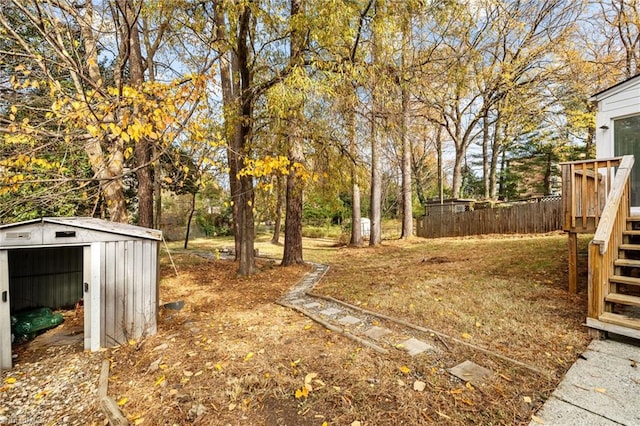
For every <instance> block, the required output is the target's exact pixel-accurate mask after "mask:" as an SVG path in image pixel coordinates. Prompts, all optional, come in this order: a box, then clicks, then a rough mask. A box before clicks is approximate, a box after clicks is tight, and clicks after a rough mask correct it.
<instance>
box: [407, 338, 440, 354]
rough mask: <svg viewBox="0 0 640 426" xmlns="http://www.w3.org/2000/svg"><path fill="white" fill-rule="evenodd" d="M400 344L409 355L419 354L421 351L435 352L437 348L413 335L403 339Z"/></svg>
mask: <svg viewBox="0 0 640 426" xmlns="http://www.w3.org/2000/svg"><path fill="white" fill-rule="evenodd" d="M401 344H402V347H403V349H404V350H405V351H407V352H408V353H409V355H411V356H416V355H418V354H421V353H422V352H427V351H429V352H436V351H437V350H438V349H437V348H436V347H435V346H433V345H430V344H429V343H427V342H423V341H422V340H418V339H416V338H413V337H412V338H410V339H407V340H405V341H404V342H402V343H401Z"/></svg>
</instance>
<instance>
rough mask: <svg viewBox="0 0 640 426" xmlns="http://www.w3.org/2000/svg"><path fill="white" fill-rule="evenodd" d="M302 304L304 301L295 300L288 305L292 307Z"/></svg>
mask: <svg viewBox="0 0 640 426" xmlns="http://www.w3.org/2000/svg"><path fill="white" fill-rule="evenodd" d="M304 302H306V300H305V299H295V300H291V301H290V302H289V303H291V304H292V305H302V304H303V303H304Z"/></svg>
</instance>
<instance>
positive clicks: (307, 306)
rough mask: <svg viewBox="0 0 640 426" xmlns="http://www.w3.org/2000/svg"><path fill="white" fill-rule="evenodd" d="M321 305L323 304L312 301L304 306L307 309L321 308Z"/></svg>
mask: <svg viewBox="0 0 640 426" xmlns="http://www.w3.org/2000/svg"><path fill="white" fill-rule="evenodd" d="M320 306H322V305H320V304H319V303H318V302H311V303H307V304H306V305H304V307H305V308H307V309H315V308H319V307H320Z"/></svg>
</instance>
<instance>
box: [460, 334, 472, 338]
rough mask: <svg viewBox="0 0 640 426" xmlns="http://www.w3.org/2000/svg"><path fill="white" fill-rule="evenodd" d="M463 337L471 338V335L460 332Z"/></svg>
mask: <svg viewBox="0 0 640 426" xmlns="http://www.w3.org/2000/svg"><path fill="white" fill-rule="evenodd" d="M462 338H463V339H471V335H470V334H469V333H462Z"/></svg>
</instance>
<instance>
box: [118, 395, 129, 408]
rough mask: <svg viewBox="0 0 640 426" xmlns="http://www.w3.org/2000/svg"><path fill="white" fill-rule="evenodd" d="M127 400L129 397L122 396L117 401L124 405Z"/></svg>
mask: <svg viewBox="0 0 640 426" xmlns="http://www.w3.org/2000/svg"><path fill="white" fill-rule="evenodd" d="M127 402H129V398H127V397H126V396H123V397H122V398H120V399H119V400H118V402H117V404H118V406H119V407H122V406H123V405H125V404H126V403H127Z"/></svg>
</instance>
